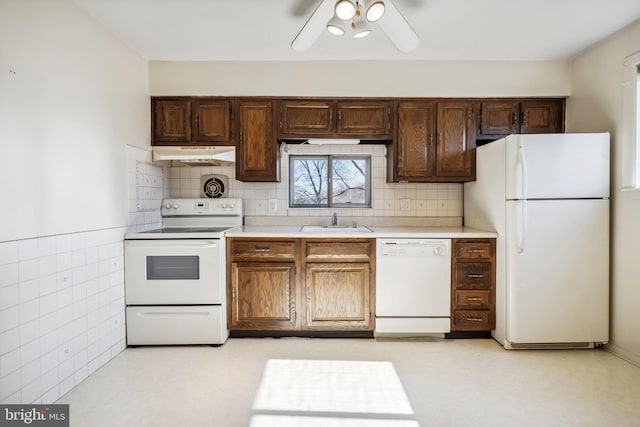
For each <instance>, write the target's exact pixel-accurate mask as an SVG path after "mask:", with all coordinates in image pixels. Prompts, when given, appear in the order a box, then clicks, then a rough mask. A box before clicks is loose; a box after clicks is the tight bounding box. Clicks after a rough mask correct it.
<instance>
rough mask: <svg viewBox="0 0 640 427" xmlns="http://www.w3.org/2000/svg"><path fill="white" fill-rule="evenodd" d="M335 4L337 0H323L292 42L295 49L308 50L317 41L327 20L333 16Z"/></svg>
mask: <svg viewBox="0 0 640 427" xmlns="http://www.w3.org/2000/svg"><path fill="white" fill-rule="evenodd" d="M334 6H335V0H322V2H321V3H320V5H318V7H317V8H316V10H315V11H314V12H313V14H312V15H311V16H310V17H309V20H308V21H307V23H306V24H304V26H303V27H302V29H301V30H300V32H299V33H298V35H297V36H296V38H295V39H293V41H292V42H291V48H292V49H293V50H295V51H298V52H300V51H303V50H307V49H309V48H310V47H311V45H313V43H315V41H316V40H317V39H318V37H320V34H322V31H324V29H325V27H326V25H327V22H328V21H329V19H331V17H332V16H333V8H334Z"/></svg>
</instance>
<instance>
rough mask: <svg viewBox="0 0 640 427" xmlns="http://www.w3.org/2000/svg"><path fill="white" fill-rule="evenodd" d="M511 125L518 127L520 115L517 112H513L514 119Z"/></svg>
mask: <svg viewBox="0 0 640 427" xmlns="http://www.w3.org/2000/svg"><path fill="white" fill-rule="evenodd" d="M511 124H513V125H517V124H518V113H517V112H515V111H514V112H513V117H512V119H511Z"/></svg>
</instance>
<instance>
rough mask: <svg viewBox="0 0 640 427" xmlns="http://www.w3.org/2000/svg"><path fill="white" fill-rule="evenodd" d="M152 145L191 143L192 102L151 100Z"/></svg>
mask: <svg viewBox="0 0 640 427" xmlns="http://www.w3.org/2000/svg"><path fill="white" fill-rule="evenodd" d="M151 116H152V120H151V126H152V127H153V129H152V132H151V137H152V140H151V145H176V143H186V142H188V141H191V100H190V99H188V98H151Z"/></svg>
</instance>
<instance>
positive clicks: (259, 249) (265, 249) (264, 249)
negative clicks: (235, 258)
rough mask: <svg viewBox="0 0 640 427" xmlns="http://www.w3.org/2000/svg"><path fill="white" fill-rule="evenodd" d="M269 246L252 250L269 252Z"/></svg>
mask: <svg viewBox="0 0 640 427" xmlns="http://www.w3.org/2000/svg"><path fill="white" fill-rule="evenodd" d="M270 251H271V248H255V250H254V252H270Z"/></svg>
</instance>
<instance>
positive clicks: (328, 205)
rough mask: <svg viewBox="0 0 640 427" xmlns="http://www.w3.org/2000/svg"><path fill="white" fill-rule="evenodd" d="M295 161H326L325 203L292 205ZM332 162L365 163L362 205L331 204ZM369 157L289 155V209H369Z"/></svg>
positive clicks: (370, 189) (365, 155)
mask: <svg viewBox="0 0 640 427" xmlns="http://www.w3.org/2000/svg"><path fill="white" fill-rule="evenodd" d="M296 160H326V161H327V165H328V167H327V203H326V204H299V203H294V200H295V197H294V193H295V192H294V188H295V185H294V184H295V183H294V178H295V173H294V166H293V165H294V162H295V161H296ZM334 160H364V161H365V171H364V172H365V173H364V179H365V183H364V185H365V192H364V194H365V201H364V203H334V202H333V161H334ZM371 182H372V181H371V155H370V154H291V155H289V182H288V184H289V208H321V209H322V208H324V209H326V208H356V209H362V208H370V207H371V194H372V192H373V189H372V188H371Z"/></svg>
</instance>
